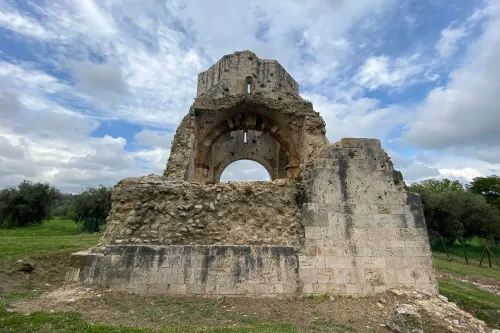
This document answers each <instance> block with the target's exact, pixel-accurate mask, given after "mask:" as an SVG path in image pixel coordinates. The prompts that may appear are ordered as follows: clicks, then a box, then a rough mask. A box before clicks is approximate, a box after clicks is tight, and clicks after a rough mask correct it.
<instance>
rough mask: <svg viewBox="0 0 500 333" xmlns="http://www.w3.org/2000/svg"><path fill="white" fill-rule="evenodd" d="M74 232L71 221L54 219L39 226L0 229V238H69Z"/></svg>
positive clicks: (74, 227) (74, 225)
mask: <svg viewBox="0 0 500 333" xmlns="http://www.w3.org/2000/svg"><path fill="white" fill-rule="evenodd" d="M75 231H76V222H75V221H73V220H59V219H57V218H54V219H52V220H49V221H45V222H43V223H42V224H40V225H33V226H27V227H22V228H12V229H0V237H41V236H47V237H53V236H71V235H74V234H75Z"/></svg>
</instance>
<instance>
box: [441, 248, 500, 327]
mask: <svg viewBox="0 0 500 333" xmlns="http://www.w3.org/2000/svg"><path fill="white" fill-rule="evenodd" d="M483 247H484V244H483V243H482V242H480V241H479V240H478V239H473V240H472V241H471V242H468V243H467V244H466V249H467V255H468V258H469V265H466V264H465V259H464V258H463V249H462V245H461V244H459V243H455V244H453V246H450V247H448V248H447V250H448V254H449V255H450V258H448V256H447V255H446V254H445V253H444V252H438V251H434V264H435V266H436V268H437V269H438V270H439V271H440V272H442V273H445V274H448V275H451V276H453V278H449V277H441V278H438V283H439V292H440V293H441V294H442V295H444V296H446V297H448V298H449V299H450V300H451V301H453V302H455V303H456V304H457V305H459V306H460V307H462V308H464V309H466V310H468V311H470V312H471V313H473V314H474V315H475V316H476V317H478V318H479V319H482V320H484V321H485V322H486V323H488V325H490V326H491V327H494V328H500V297H499V296H497V295H495V294H493V293H490V292H488V291H485V290H483V289H481V288H478V287H477V286H475V285H474V284H472V281H473V282H479V283H480V284H486V285H492V286H497V287H498V286H500V267H498V266H496V265H495V262H494V261H493V260H492V264H493V266H492V268H489V267H488V262H487V260H486V261H484V260H483V265H482V266H481V267H480V266H479V261H480V260H481V255H482V251H483ZM434 248H436V247H434ZM437 249H440V250H443V248H442V247H439V246H437ZM490 249H491V252H492V253H493V254H494V256H495V257H496V258H497V260H499V259H500V255H498V253H500V249H499V247H498V246H496V247H495V246H490ZM450 259H451V261H450ZM460 280H470V281H471V283H467V282H463V281H460Z"/></svg>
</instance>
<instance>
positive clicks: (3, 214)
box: [0, 181, 60, 228]
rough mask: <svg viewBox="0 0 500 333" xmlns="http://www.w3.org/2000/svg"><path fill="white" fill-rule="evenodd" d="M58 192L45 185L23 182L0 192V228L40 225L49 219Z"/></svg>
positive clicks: (58, 195) (58, 194)
mask: <svg viewBox="0 0 500 333" xmlns="http://www.w3.org/2000/svg"><path fill="white" fill-rule="evenodd" d="M59 197H60V193H59V190H58V189H56V188H55V187H52V186H50V185H49V184H47V183H32V182H28V181H23V182H22V183H21V184H19V185H18V186H17V188H14V187H11V188H7V189H4V190H1V191H0V226H2V227H8V228H13V227H23V226H26V225H32V224H40V223H42V222H43V220H44V219H47V218H49V217H50V215H51V212H52V209H53V207H54V203H55V202H56V200H57V199H58V198H59Z"/></svg>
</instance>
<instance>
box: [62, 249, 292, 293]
mask: <svg viewBox="0 0 500 333" xmlns="http://www.w3.org/2000/svg"><path fill="white" fill-rule="evenodd" d="M297 266H298V262H297V256H296V253H295V250H294V249H293V248H292V247H279V246H217V245H214V246H200V245H197V246H189V245H186V246H144V245H141V246H133V245H128V246H108V247H106V248H105V249H104V250H103V251H102V252H100V253H90V252H87V251H82V252H77V253H74V254H73V255H72V256H71V260H70V269H69V271H68V272H67V275H66V280H67V281H73V282H83V283H92V284H99V285H103V286H107V287H110V288H113V289H115V290H121V291H127V292H133V293H136V294H149V295H154V294H171V295H172V294H173V295H175V294H177V295H226V296H231V295H245V296H255V297H259V296H268V297H279V296H293V295H296V294H297V290H298V288H299V281H298V271H297Z"/></svg>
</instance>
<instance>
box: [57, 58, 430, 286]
mask: <svg viewBox="0 0 500 333" xmlns="http://www.w3.org/2000/svg"><path fill="white" fill-rule="evenodd" d="M241 159H249V160H253V161H256V162H258V163H260V164H262V165H263V166H264V167H265V168H266V170H267V171H268V172H269V174H270V176H271V179H272V181H271V182H229V183H220V182H219V181H220V177H221V174H222V172H223V170H224V169H225V168H226V167H227V166H228V165H229V164H231V163H232V162H234V161H238V160H241ZM70 266H71V268H70V270H69V271H68V273H67V279H68V280H70V281H81V282H86V283H96V284H105V285H110V286H112V287H113V288H115V289H121V290H126V291H130V292H135V293H147V294H189V295H253V296H263V295H266V296H299V295H323V294H373V293H378V292H382V291H384V290H387V289H388V288H391V287H397V286H407V287H415V288H418V289H424V290H428V291H431V292H435V291H436V280H435V274H434V268H433V261H432V254H431V251H430V246H429V241H428V235H427V229H426V225H425V220H424V216H423V212H422V206H421V202H420V199H419V197H418V195H416V194H414V193H411V192H409V191H408V190H407V188H406V186H405V183H404V181H403V179H402V176H401V174H400V173H399V172H398V171H395V170H394V168H393V166H392V163H391V161H390V159H389V157H388V156H387V154H386V153H385V152H384V150H383V149H382V147H381V145H380V141H379V140H376V139H342V140H341V141H340V142H337V143H334V144H330V143H328V141H327V139H326V136H325V123H324V121H323V119H322V117H321V116H320V115H319V113H317V112H315V111H314V110H313V105H312V103H311V102H309V101H307V100H304V99H303V98H301V97H300V96H299V86H298V84H297V82H296V81H295V80H294V79H293V78H292V77H291V76H290V75H289V74H288V73H287V72H286V71H285V70H284V69H283V67H282V66H281V65H280V64H279V63H278V62H277V61H274V60H262V59H259V58H257V56H256V55H255V54H254V53H252V52H250V51H244V52H235V53H234V54H231V55H226V56H224V57H223V58H222V59H221V60H219V61H218V62H217V63H215V64H214V65H213V66H211V67H210V68H209V69H208V70H207V71H205V72H203V73H200V74H199V76H198V90H197V95H196V98H195V101H194V103H193V105H192V106H191V108H190V110H189V112H188V114H187V115H186V116H185V117H184V119H183V120H182V122H181V124H180V125H179V127H178V129H177V132H176V134H175V138H174V141H173V142H172V150H171V154H170V157H169V160H168V163H167V166H166V168H165V171H164V174H163V176H156V175H150V176H144V177H139V178H127V179H124V180H122V181H120V182H119V183H118V184H117V185H116V186H115V187H114V189H113V205H112V208H111V212H110V215H109V217H108V226H107V229H106V233H105V235H104V237H103V239H102V241H101V243H100V244H99V246H98V247H96V248H93V249H91V250H88V251H82V252H78V253H75V254H73V255H72V257H71V264H70Z"/></svg>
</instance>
